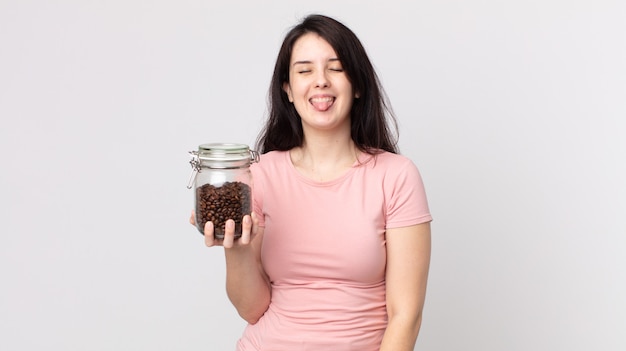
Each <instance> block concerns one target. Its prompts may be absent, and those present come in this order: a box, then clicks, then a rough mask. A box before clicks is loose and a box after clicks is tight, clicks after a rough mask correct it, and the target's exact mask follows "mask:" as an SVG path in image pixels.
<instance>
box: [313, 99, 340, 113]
mask: <svg viewBox="0 0 626 351" xmlns="http://www.w3.org/2000/svg"><path fill="white" fill-rule="evenodd" d="M309 102H310V103H311V105H313V107H314V108H315V109H316V110H318V111H327V110H328V109H329V108H330V107H331V106H332V105H333V103H334V102H335V98H334V97H332V96H316V97H312V98H311V99H309Z"/></svg>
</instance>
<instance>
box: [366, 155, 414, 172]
mask: <svg viewBox="0 0 626 351" xmlns="http://www.w3.org/2000/svg"><path fill="white" fill-rule="evenodd" d="M361 162H362V164H363V165H364V166H365V167H368V168H370V169H372V170H374V171H377V172H382V173H385V174H394V173H395V174H397V173H402V172H405V171H406V170H407V169H416V167H415V164H414V163H413V161H412V160H411V159H410V158H408V157H406V156H404V155H400V154H394V153H391V152H387V151H383V152H381V153H378V154H374V155H365V156H364V157H363V158H362V160H361Z"/></svg>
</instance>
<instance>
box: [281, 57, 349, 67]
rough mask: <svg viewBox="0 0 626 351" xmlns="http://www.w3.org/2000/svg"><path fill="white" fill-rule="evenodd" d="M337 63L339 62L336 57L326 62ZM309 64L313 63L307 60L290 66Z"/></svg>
mask: <svg viewBox="0 0 626 351" xmlns="http://www.w3.org/2000/svg"><path fill="white" fill-rule="evenodd" d="M337 61H340V60H339V59H338V58H336V57H334V58H331V59H328V62H337ZM311 63H313V61H309V60H302V61H296V62H294V63H293V64H292V66H295V65H307V64H311Z"/></svg>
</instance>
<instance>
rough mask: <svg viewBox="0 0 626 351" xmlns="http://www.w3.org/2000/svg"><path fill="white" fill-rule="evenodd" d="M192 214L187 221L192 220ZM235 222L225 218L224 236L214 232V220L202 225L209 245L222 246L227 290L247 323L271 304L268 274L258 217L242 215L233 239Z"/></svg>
mask: <svg viewBox="0 0 626 351" xmlns="http://www.w3.org/2000/svg"><path fill="white" fill-rule="evenodd" d="M194 220H195V218H194V216H193V214H192V217H191V220H190V222H191V223H192V224H193V223H194ZM234 229H235V222H234V221H233V220H230V219H229V220H228V221H226V228H225V233H224V239H223V240H222V239H216V238H215V237H214V236H213V224H212V223H211V222H207V223H206V225H205V228H204V241H205V244H206V245H207V246H209V247H211V246H223V247H224V256H225V257H226V293H227V294H228V298H229V299H230V301H231V302H232V304H233V305H234V306H235V308H236V309H237V312H238V313H239V315H240V316H241V317H242V318H243V319H245V320H246V321H247V322H248V323H250V324H254V323H256V322H257V321H258V320H259V318H261V316H263V314H264V313H265V311H266V310H267V308H268V306H269V304H270V297H271V290H270V283H269V278H268V277H267V275H266V274H265V271H264V270H263V267H262V265H261V243H262V241H263V228H262V227H259V226H258V218H257V217H256V214H255V213H253V214H252V216H245V217H244V218H243V224H242V235H241V238H239V239H238V240H235V239H234Z"/></svg>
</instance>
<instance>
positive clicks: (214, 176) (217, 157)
mask: <svg viewBox="0 0 626 351" xmlns="http://www.w3.org/2000/svg"><path fill="white" fill-rule="evenodd" d="M207 145H210V148H209V147H208V146H207ZM223 145H227V147H228V148H230V149H229V150H227V152H223V151H224V150H223V148H224V146H223ZM233 145H236V144H204V145H201V146H200V149H199V151H198V153H197V155H198V158H197V160H196V162H197V163H196V167H195V170H196V171H197V173H196V174H195V179H194V194H195V221H196V227H197V228H198V231H200V233H202V234H204V227H205V225H206V223H207V222H209V221H210V222H212V223H213V228H214V229H213V233H214V236H215V237H216V238H220V239H221V238H224V233H225V224H226V221H227V220H228V219H232V220H233V221H234V222H235V238H239V237H241V233H242V221H243V217H244V216H245V215H249V214H251V213H252V174H251V172H250V162H251V161H254V153H251V151H250V150H249V149H248V147H247V146H245V145H236V146H240V148H239V149H237V148H235V146H233ZM207 148H208V150H207ZM232 149H235V151H233V150H232ZM251 155H252V157H251ZM192 164H193V161H192Z"/></svg>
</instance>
